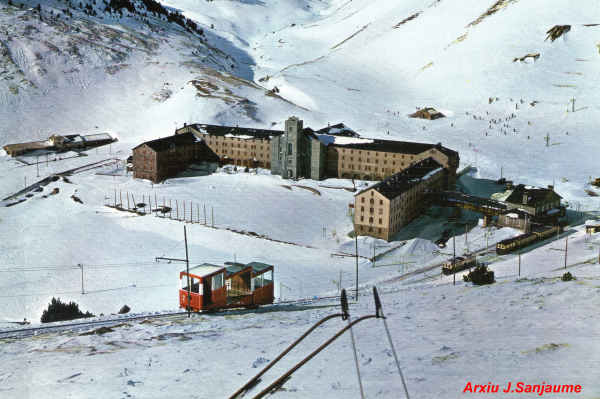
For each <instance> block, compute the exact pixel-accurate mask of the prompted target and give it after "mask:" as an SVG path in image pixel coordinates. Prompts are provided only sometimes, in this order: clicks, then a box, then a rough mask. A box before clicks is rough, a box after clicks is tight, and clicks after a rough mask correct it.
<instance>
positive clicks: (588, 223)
mask: <svg viewBox="0 0 600 399" xmlns="http://www.w3.org/2000/svg"><path fill="white" fill-rule="evenodd" d="M585 225H586V226H600V220H592V219H590V220H586V221H585Z"/></svg>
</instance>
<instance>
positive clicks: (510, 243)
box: [496, 226, 562, 255]
mask: <svg viewBox="0 0 600 399" xmlns="http://www.w3.org/2000/svg"><path fill="white" fill-rule="evenodd" d="M561 230H562V229H561V227H560V226H552V227H548V226H540V227H534V229H533V231H532V232H531V233H525V234H521V235H519V236H516V237H513V238H508V239H506V240H502V241H500V242H498V243H497V244H496V253H497V254H498V255H504V254H508V253H511V252H513V251H516V250H517V249H520V248H524V247H526V246H528V245H531V244H533V243H534V242H537V241H542V240H545V239H546V238H548V237H551V236H552V235H554V234H558V233H560V231H561Z"/></svg>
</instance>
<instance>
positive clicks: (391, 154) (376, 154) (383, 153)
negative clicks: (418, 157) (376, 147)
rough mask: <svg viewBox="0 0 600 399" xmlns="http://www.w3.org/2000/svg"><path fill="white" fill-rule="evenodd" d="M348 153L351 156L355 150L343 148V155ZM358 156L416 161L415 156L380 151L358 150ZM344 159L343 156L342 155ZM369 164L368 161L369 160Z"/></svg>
mask: <svg viewBox="0 0 600 399" xmlns="http://www.w3.org/2000/svg"><path fill="white" fill-rule="evenodd" d="M346 153H350V154H354V150H353V149H346V148H342V154H346ZM356 153H357V154H362V155H366V156H368V155H370V156H374V157H381V156H383V158H387V157H388V154H389V156H390V158H402V159H404V157H407V158H409V159H414V158H415V156H414V155H406V154H398V153H393V152H392V153H388V152H378V151H372V152H370V151H365V150H356ZM342 157H343V155H342ZM367 162H368V160H367Z"/></svg>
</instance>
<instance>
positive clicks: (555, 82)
mask: <svg viewBox="0 0 600 399" xmlns="http://www.w3.org/2000/svg"><path fill="white" fill-rule="evenodd" d="M26 4H29V3H27V2H26ZM34 4H35V3H33V2H31V3H30V4H29V5H31V6H33V5H34ZM49 4H51V5H52V4H54V7H55V9H57V8H58V9H60V8H61V7H62V8H64V4H65V3H64V2H56V3H53V2H50V3H49ZM163 4H164V5H165V6H167V7H168V9H169V10H173V11H174V10H179V11H180V12H181V13H182V14H183V15H185V16H187V17H188V18H190V19H193V20H195V21H196V23H197V26H198V28H199V29H202V30H203V35H198V34H192V33H190V32H186V31H184V30H183V29H182V28H181V27H180V26H179V25H177V24H175V23H166V22H165V21H161V20H158V19H156V18H154V17H142V16H135V15H134V16H127V15H128V13H127V12H125V14H124V17H122V18H121V17H118V16H117V14H116V13H112V14H106V13H103V12H102V10H101V9H100V8H101V7H100V6H98V7H99V9H98V13H99V14H98V17H90V16H88V15H85V14H82V13H81V12H80V11H77V7H74V8H75V11H73V13H74V14H73V15H74V17H73V18H68V19H66V20H65V18H64V15H63V16H62V17H61V18H60V19H59V20H53V19H50V18H49V17H45V18H44V22H41V21H39V20H38V18H37V17H36V13H35V11H34V10H31V11H27V10H26V9H24V10H23V11H19V9H18V8H14V7H8V6H5V7H3V8H2V12H1V13H0V16H1V18H3V19H4V21H5V22H6V25H5V26H7V28H5V29H4V30H3V31H0V34H3V35H4V36H3V37H2V38H0V40H1V41H2V43H3V46H4V47H3V48H4V50H3V54H4V56H3V60H4V61H3V63H4V65H6V67H5V68H7V70H8V71H9V74H10V75H11V76H14V79H12V80H11V81H3V83H2V84H3V87H2V90H0V92H1V93H0V96H1V97H0V99H1V100H0V102H1V103H2V104H3V106H2V108H0V112H1V114H0V116H1V117H2V119H4V120H7V121H8V124H6V125H4V127H3V128H2V129H3V130H2V132H0V137H2V140H3V142H8V141H11V140H15V139H16V138H20V137H22V136H27V138H38V137H45V136H47V133H48V132H50V131H59V132H71V131H75V130H80V129H93V128H94V127H95V126H98V127H99V128H104V129H105V130H112V131H115V132H117V133H118V134H119V136H120V138H121V139H124V140H126V141H130V142H131V143H135V142H137V141H139V139H140V138H148V137H157V136H161V135H164V134H165V133H168V132H170V131H171V129H172V128H173V127H174V126H175V125H181V124H182V123H183V122H198V121H201V122H215V123H226V124H239V125H252V126H260V127H269V126H271V125H272V124H273V123H281V121H282V120H283V119H284V118H285V117H286V116H288V115H290V114H298V115H299V116H301V117H302V118H304V119H305V124H306V125H308V126H313V127H320V126H322V125H323V124H325V123H327V122H337V121H344V122H345V123H346V124H348V125H349V126H351V127H353V128H354V129H355V130H357V131H359V132H361V133H363V134H365V135H370V136H380V137H388V138H394V137H395V138H399V139H406V140H419V141H429V142H438V141H441V142H442V143H444V144H445V145H448V146H449V147H451V148H454V149H456V150H458V151H459V152H460V153H461V159H462V162H463V164H473V165H476V166H477V167H478V169H479V172H480V176H482V177H495V178H497V177H498V175H499V174H500V173H499V172H500V168H503V169H504V174H505V175H506V176H508V177H509V178H516V176H520V177H523V180H524V181H526V182H527V183H531V184H537V185H546V184H551V183H552V182H553V181H554V183H555V185H556V186H557V190H558V192H559V193H561V194H562V195H563V196H564V197H565V198H566V199H569V200H572V201H580V202H583V203H584V206H588V207H593V206H594V205H593V204H592V201H591V200H589V198H587V195H586V194H585V192H584V191H583V188H584V185H585V184H586V183H587V181H588V179H589V177H590V176H595V175H596V174H597V173H596V165H595V163H594V161H593V156H592V154H594V153H596V152H597V151H598V150H599V148H598V145H599V144H598V141H597V140H595V134H594V129H595V125H596V121H597V120H598V116H599V114H598V112H599V107H598V105H597V102H598V94H597V90H596V88H597V87H598V83H599V79H600V78H599V75H598V73H597V70H598V63H599V62H600V54H599V50H598V47H597V45H598V43H599V42H600V37H599V35H600V25H596V23H597V21H595V20H594V17H595V16H597V15H598V14H600V12H599V11H600V8H599V7H600V5H598V3H597V2H595V1H581V2H578V5H577V7H574V6H572V3H571V2H569V1H566V0H564V1H563V0H558V1H555V2H552V4H548V3H547V2H544V1H541V0H531V1H518V0H499V1H498V0H496V1H492V0H490V1H486V2H481V1H475V0H469V1H466V2H461V3H460V4H457V3H456V2H453V1H448V0H441V1H431V0H411V1H404V2H395V1H379V2H376V3H374V2H371V1H367V0H356V1H342V0H332V1H317V0H293V1H271V0H261V1H209V2H207V1H189V0H166V1H164V2H163ZM140 7H141V3H140ZM25 8H26V7H25ZM50 8H51V7H50V6H47V7H46V8H44V10H49V9H50ZM44 12H47V11H43V13H44ZM61 15H62V14H61ZM100 17H102V18H100ZM566 24H568V25H570V27H571V28H570V31H568V32H567V33H565V34H564V35H562V36H561V37H559V38H558V39H556V40H554V41H552V40H549V39H548V40H545V39H546V36H547V34H546V31H547V30H549V29H550V28H552V27H553V26H555V25H566ZM77 29H79V30H80V32H77V31H76V30H77ZM94 32H95V33H94ZM42 36H44V38H45V37H49V38H50V40H48V39H43V40H42V39H41V37H42ZM10 37H14V40H12V39H11V40H8V38H10ZM115 37H116V38H115ZM52 38H54V39H52ZM94 38H96V39H94ZM98 38H100V39H101V40H97V39H98ZM45 42H48V43H49V44H45ZM55 42H56V43H55ZM111 43H112V44H111ZM75 48H77V49H79V50H77V51H78V52H79V55H77V54H76V53H75V50H74V49H75ZM57 52H58V55H57ZM71 53H73V54H71ZM536 53H539V54H540V56H539V57H538V58H537V59H535V61H534V59H533V58H531V57H529V58H525V59H524V61H516V62H514V59H515V58H520V57H524V56H526V55H527V54H536ZM207 68H210V69H207ZM240 79H241V80H240ZM34 85H35V86H34ZM215 86H216V88H215ZM262 86H264V88H266V89H272V88H275V87H277V89H278V90H279V95H280V96H281V97H283V98H284V99H286V100H289V101H290V102H291V103H288V102H285V101H284V100H283V99H282V98H280V97H277V96H275V95H273V94H272V93H268V92H267V91H266V90H264V88H263V87H262ZM17 90H18V94H15V92H16V91H17ZM265 94H269V95H265ZM573 100H574V104H573ZM294 104H297V105H298V106H300V107H302V108H299V107H297V106H295V105H294ZM423 106H434V107H436V108H438V109H440V110H442V112H444V114H445V115H446V116H447V118H443V119H441V120H437V121H431V122H430V121H423V120H418V119H410V118H408V117H407V114H409V113H410V112H412V111H414V109H415V107H423ZM573 109H575V112H571V111H572V110H573ZM567 111H569V112H567ZM25 131H26V132H27V133H26V134H25V133H24V132H25ZM32 136H35V137H32ZM546 137H549V139H547V138H546ZM546 142H548V144H549V146H546ZM574 158H577V165H576V166H574V165H573V159H574ZM532 159H536V162H535V163H532ZM524 170H525V171H526V172H525V175H523V174H522V171H524Z"/></svg>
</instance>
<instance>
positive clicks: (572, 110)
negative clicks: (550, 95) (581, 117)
mask: <svg viewBox="0 0 600 399" xmlns="http://www.w3.org/2000/svg"><path fill="white" fill-rule="evenodd" d="M571 103H572V104H573V107H572V108H571V112H575V97H573V98H572V99H571Z"/></svg>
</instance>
